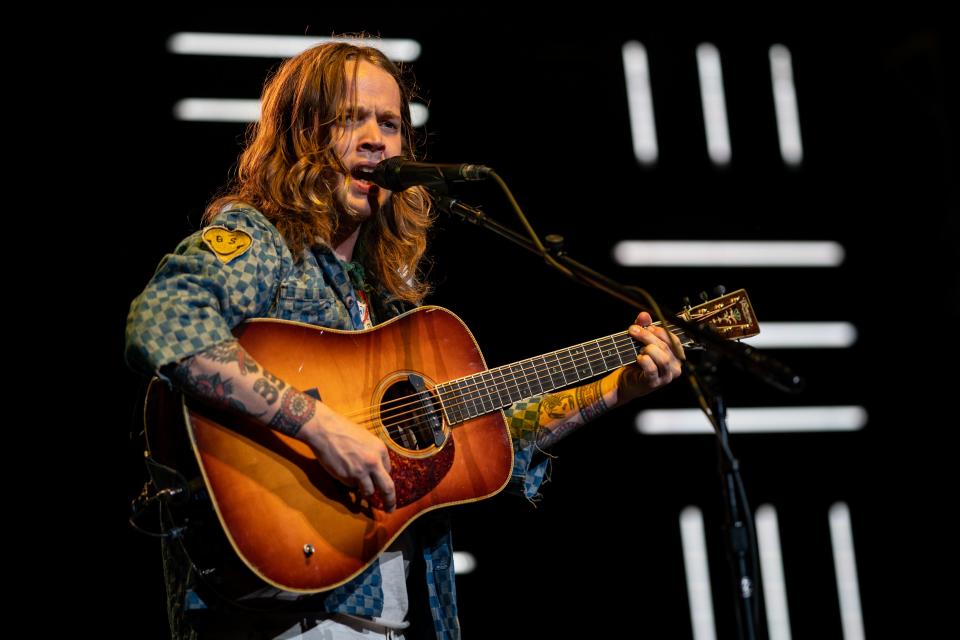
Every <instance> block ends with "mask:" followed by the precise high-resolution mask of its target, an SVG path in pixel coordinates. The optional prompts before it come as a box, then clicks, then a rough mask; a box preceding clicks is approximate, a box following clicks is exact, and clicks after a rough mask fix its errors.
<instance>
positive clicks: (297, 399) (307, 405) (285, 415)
mask: <svg viewBox="0 0 960 640" xmlns="http://www.w3.org/2000/svg"><path fill="white" fill-rule="evenodd" d="M315 411H316V404H315V401H314V399H313V398H311V397H310V396H308V395H307V394H305V393H300V392H299V391H296V390H294V389H287V390H286V392H284V394H283V399H282V400H281V402H280V410H279V411H277V414H276V415H275V416H273V419H272V420H270V425H269V426H270V427H272V428H274V429H276V430H277V431H279V432H281V433H284V434H286V435H288V436H291V437H292V436H295V435H297V433H298V432H299V431H300V427H302V426H303V425H304V424H306V423H307V422H308V421H309V420H310V418H312V417H313V414H314V412H315Z"/></svg>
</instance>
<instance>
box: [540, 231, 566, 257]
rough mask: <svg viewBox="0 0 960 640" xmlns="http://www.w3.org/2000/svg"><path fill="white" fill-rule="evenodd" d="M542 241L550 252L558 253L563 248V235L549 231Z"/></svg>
mask: <svg viewBox="0 0 960 640" xmlns="http://www.w3.org/2000/svg"><path fill="white" fill-rule="evenodd" d="M543 241H544V242H545V243H546V244H547V248H548V249H549V250H550V252H551V253H558V252H560V250H561V249H563V236H561V235H560V234H558V233H551V234H549V235H547V236H546V237H544V239H543Z"/></svg>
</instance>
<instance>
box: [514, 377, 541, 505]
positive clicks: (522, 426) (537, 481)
mask: <svg viewBox="0 0 960 640" xmlns="http://www.w3.org/2000/svg"><path fill="white" fill-rule="evenodd" d="M541 400H543V396H533V397H532V398H527V399H526V400H520V401H518V402H514V403H513V405H512V406H511V407H510V408H509V409H507V410H506V411H505V413H506V415H507V425H508V426H509V427H510V438H511V439H512V440H513V473H512V475H511V476H510V482H509V483H508V484H507V490H508V491H510V492H512V493H515V494H518V495H521V496H524V497H525V498H527V499H528V500H533V499H535V498H537V497H538V496H539V494H538V491H539V489H540V485H541V484H543V482H544V481H545V480H546V479H548V478H547V476H548V473H547V472H548V470H549V466H550V457H549V456H547V455H545V454H543V453H542V452H540V449H539V447H537V431H538V430H539V428H540V401H541ZM538 452H540V455H536V454H537V453H538Z"/></svg>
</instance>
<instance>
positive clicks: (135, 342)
mask: <svg viewBox="0 0 960 640" xmlns="http://www.w3.org/2000/svg"><path fill="white" fill-rule="evenodd" d="M211 226H222V227H225V228H227V229H229V230H231V231H235V230H238V231H243V232H245V233H247V234H249V235H250V237H251V239H252V242H251V245H250V248H249V249H248V250H247V251H246V252H245V253H243V254H242V255H239V256H237V257H235V258H234V259H232V260H231V261H229V262H227V263H223V262H221V260H220V259H219V258H217V256H216V255H215V254H214V253H213V251H211V250H210V249H209V248H208V247H207V245H206V244H204V242H203V240H202V238H201V234H202V230H201V231H198V232H196V233H194V234H193V235H191V236H189V237H188V238H186V239H185V240H184V241H183V242H181V243H180V245H179V246H178V247H177V248H176V250H175V251H174V253H172V254H170V255H167V256H166V257H165V258H164V259H163V260H162V261H161V263H160V266H159V267H157V271H156V272H155V273H154V275H153V278H152V279H151V280H150V282H149V284H147V287H146V289H144V291H143V293H141V294H140V295H139V296H138V297H137V298H136V299H135V300H134V301H133V303H132V304H131V305H130V313H129V315H128V316H127V332H126V359H127V363H128V364H129V365H130V366H131V367H132V368H134V369H136V370H138V371H140V372H142V373H145V374H147V375H153V374H155V373H157V370H158V369H159V368H160V367H162V366H163V365H165V364H169V363H171V362H176V361H178V360H181V359H183V358H186V357H188V356H191V355H193V354H195V353H198V352H200V351H203V350H205V349H208V348H209V347H212V346H214V345H216V344H218V343H221V342H225V341H227V340H230V339H232V338H233V334H232V333H231V329H232V328H233V327H235V326H236V325H238V324H240V322H242V321H243V320H245V319H247V318H251V317H257V316H262V315H265V314H266V313H267V312H268V310H269V309H270V307H271V305H272V304H273V301H274V298H275V297H276V293H277V289H278V287H279V284H280V282H281V280H282V276H283V273H285V272H286V271H288V270H289V269H290V268H291V265H292V261H293V257H292V255H291V254H290V251H289V250H288V249H287V247H286V243H284V241H283V237H282V236H281V235H280V233H279V232H278V231H277V229H276V228H275V227H274V226H273V225H272V224H270V222H268V221H267V219H266V218H264V217H263V214H261V213H260V212H259V211H256V210H254V209H249V208H239V209H230V210H228V211H224V212H222V213H220V214H219V215H218V216H217V217H216V219H215V220H213V222H212V223H211Z"/></svg>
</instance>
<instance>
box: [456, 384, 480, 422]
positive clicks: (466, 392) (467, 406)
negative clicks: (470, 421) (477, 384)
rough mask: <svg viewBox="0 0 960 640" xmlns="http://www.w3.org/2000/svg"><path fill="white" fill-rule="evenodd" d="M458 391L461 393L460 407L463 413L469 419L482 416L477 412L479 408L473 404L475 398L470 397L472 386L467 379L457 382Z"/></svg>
mask: <svg viewBox="0 0 960 640" xmlns="http://www.w3.org/2000/svg"><path fill="white" fill-rule="evenodd" d="M457 390H458V391H459V394H458V395H459V396H460V405H461V406H462V407H463V412H464V413H465V414H466V415H467V417H468V418H476V417H477V416H478V415H480V414H479V413H478V412H477V408H476V407H475V406H474V404H473V397H471V395H470V385H469V384H467V380H466V379H462V380H458V381H457Z"/></svg>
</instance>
